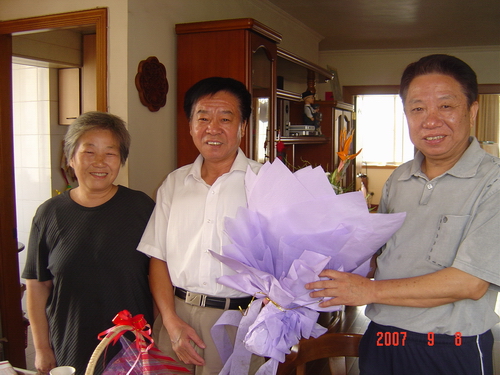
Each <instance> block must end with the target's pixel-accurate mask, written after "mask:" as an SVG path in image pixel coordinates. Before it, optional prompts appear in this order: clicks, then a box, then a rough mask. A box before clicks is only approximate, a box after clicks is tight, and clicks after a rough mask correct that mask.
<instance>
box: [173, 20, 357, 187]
mask: <svg viewBox="0 0 500 375" xmlns="http://www.w3.org/2000/svg"><path fill="white" fill-rule="evenodd" d="M175 30H176V33H177V165H178V166H182V165H186V164H189V163H192V162H193V161H194V160H195V158H196V157H197V155H198V150H197V149H196V147H195V146H194V145H193V142H192V139H191V135H190V134H189V122H188V119H187V118H186V115H185V114H184V109H183V101H184V95H185V93H186V91H187V90H188V89H189V88H190V87H191V86H192V85H193V84H195V83H196V82H198V81H199V80H201V79H203V78H207V77H212V76H220V77H231V78H234V79H237V80H239V81H241V82H243V83H244V84H245V85H246V87H247V88H248V90H249V91H250V92H251V93H252V97H253V113H252V118H251V121H250V124H249V126H248V127H247V131H246V134H245V136H244V138H243V141H242V145H241V148H242V149H243V151H244V152H245V154H246V155H247V156H248V157H249V158H252V159H255V160H257V161H259V162H262V163H263V162H265V161H268V160H269V161H273V160H274V158H275V157H276V156H277V150H276V144H277V142H278V141H283V142H284V144H285V150H284V151H283V152H284V153H285V154H286V161H287V164H288V165H289V167H290V168H291V169H292V170H295V169H297V168H299V167H302V166H303V165H304V162H307V163H309V164H312V165H314V166H315V165H321V166H323V168H324V169H325V170H332V169H333V168H335V167H336V166H337V165H338V160H337V159H338V158H337V154H336V152H337V147H338V139H339V134H340V131H341V130H342V129H344V128H347V129H350V128H351V126H352V122H351V119H352V105H349V104H345V103H337V102H317V103H319V104H320V108H321V113H322V114H323V120H322V122H321V127H322V131H323V135H322V136H307V137H287V138H284V137H281V136H282V135H283V127H284V124H285V123H286V122H287V121H291V122H292V123H293V124H301V123H302V113H303V106H304V103H303V102H302V101H301V93H302V92H304V91H306V90H309V91H311V92H315V91H316V87H315V85H316V82H320V81H322V82H325V81H328V80H330V79H332V74H331V72H329V71H327V70H326V69H324V68H322V67H320V66H318V65H315V64H313V63H311V62H308V61H306V60H304V59H302V58H300V57H299V56H297V55H295V54H293V53H291V52H289V51H286V50H284V49H282V48H280V47H279V46H278V43H279V42H280V41H281V35H280V34H279V33H278V32H276V31H274V30H272V29H270V28H268V27H267V26H265V25H263V24H261V23H260V22H258V21H256V20H254V19H251V18H242V19H232V20H221V21H208V22H196V23H184V24H177V25H176V28H175ZM287 110H288V111H289V112H287ZM353 173H354V172H353ZM353 176H354V175H353V174H352V176H351V177H350V179H352V180H353V178H354V177H353Z"/></svg>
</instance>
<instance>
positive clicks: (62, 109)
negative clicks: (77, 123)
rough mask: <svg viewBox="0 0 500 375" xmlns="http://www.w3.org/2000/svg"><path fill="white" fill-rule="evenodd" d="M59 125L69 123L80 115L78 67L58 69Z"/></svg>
mask: <svg viewBox="0 0 500 375" xmlns="http://www.w3.org/2000/svg"><path fill="white" fill-rule="evenodd" d="M58 73H59V125H69V124H71V123H72V122H73V121H74V120H75V119H76V118H77V117H78V116H80V69H79V68H64V69H59V71H58Z"/></svg>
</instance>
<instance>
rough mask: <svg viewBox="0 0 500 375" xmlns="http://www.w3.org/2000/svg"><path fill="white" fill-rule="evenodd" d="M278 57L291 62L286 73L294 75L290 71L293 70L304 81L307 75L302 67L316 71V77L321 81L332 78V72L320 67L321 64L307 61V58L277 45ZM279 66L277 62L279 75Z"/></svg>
mask: <svg viewBox="0 0 500 375" xmlns="http://www.w3.org/2000/svg"><path fill="white" fill-rule="evenodd" d="M279 59H282V60H285V61H288V62H289V63H291V64H288V65H289V66H290V67H291V69H290V70H289V71H288V75H290V74H291V75H294V74H293V73H294V72H292V70H293V71H295V73H296V75H298V77H299V79H300V81H305V78H306V77H307V75H304V73H303V72H304V69H306V70H311V71H313V72H315V73H317V75H318V76H317V78H318V80H319V81H323V82H328V81H329V80H331V79H333V74H332V72H330V71H328V70H326V69H325V68H322V67H321V66H319V65H316V64H314V63H312V62H310V61H307V60H304V59H303V58H301V57H300V56H297V55H296V54H294V53H292V52H290V51H287V50H285V49H283V48H280V47H278V60H279ZM279 66H280V63H279V62H278V75H280V72H279V70H280V69H279V68H280V67H279Z"/></svg>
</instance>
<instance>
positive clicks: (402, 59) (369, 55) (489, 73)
mask: <svg viewBox="0 0 500 375" xmlns="http://www.w3.org/2000/svg"><path fill="white" fill-rule="evenodd" d="M434 53H446V54H449V55H454V56H456V57H458V58H460V59H462V60H464V61H465V62H466V63H468V64H469V65H470V66H471V67H472V69H474V71H475V72H476V74H477V78H478V82H479V83H480V84H491V83H495V84H499V83H500V46H488V47H461V48H433V49H430V48H427V49H411V50H406V49H401V50H349V51H322V52H320V54H319V65H321V66H327V65H330V66H332V67H335V68H336V69H337V71H338V75H339V80H340V84H341V85H342V86H365V85H399V80H400V78H401V74H402V73H403V70H404V69H405V67H406V66H407V65H408V64H409V63H411V62H414V61H417V60H418V59H419V58H421V57H423V56H426V55H430V54H434ZM320 90H321V91H320ZM318 91H320V92H319V94H320V95H323V94H324V91H331V90H330V89H329V85H326V84H325V85H321V86H320V88H319V90H318ZM320 97H321V98H323V96H320Z"/></svg>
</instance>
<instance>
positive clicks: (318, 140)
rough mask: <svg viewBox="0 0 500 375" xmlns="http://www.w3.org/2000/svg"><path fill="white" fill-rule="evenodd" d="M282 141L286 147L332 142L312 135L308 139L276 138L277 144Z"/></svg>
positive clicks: (323, 137)
mask: <svg viewBox="0 0 500 375" xmlns="http://www.w3.org/2000/svg"><path fill="white" fill-rule="evenodd" d="M278 141H281V142H283V143H284V144H285V145H314V144H318V145H319V144H324V143H328V142H330V138H328V137H325V136H321V135H311V136H308V137H281V138H280V139H277V138H276V142H278Z"/></svg>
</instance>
